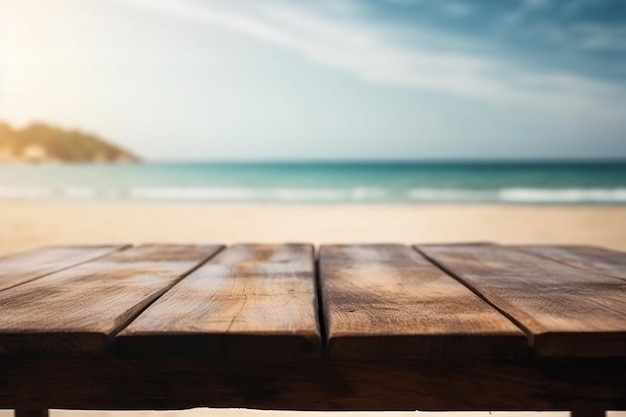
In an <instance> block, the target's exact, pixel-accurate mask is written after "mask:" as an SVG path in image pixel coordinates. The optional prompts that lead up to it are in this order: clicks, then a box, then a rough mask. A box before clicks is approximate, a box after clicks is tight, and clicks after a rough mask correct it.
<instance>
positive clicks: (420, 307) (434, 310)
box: [320, 245, 527, 359]
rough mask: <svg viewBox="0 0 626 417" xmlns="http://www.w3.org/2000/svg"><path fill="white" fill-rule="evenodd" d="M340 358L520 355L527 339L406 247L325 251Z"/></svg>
mask: <svg viewBox="0 0 626 417" xmlns="http://www.w3.org/2000/svg"><path fill="white" fill-rule="evenodd" d="M320 283H321V291H322V299H323V307H324V308H323V311H324V318H325V323H326V327H327V332H328V345H329V349H330V355H331V357H334V358H351V359H352V358H381V357H389V358H445V357H453V358H456V357H474V358H476V357H520V356H523V355H525V353H526V350H527V340H526V337H525V336H524V334H523V332H522V331H521V330H519V329H518V328H517V327H516V326H515V325H514V324H513V323H511V322H510V321H509V320H508V319H507V318H506V317H504V316H502V315H501V314H500V313H499V312H497V311H496V310H495V309H493V308H492V307H491V306H489V305H488V304H487V303H485V302H484V301H483V300H481V299H480V298H479V297H478V296H476V295H475V294H474V293H472V292H471V291H470V290H468V289H467V288H466V287H465V286H463V285H462V284H460V283H459V282H458V281H456V280H455V279H453V278H451V277H450V276H448V275H447V274H446V273H444V272H443V271H441V270H440V269H439V268H437V267H435V266H434V265H432V264H431V263H430V262H429V261H427V260H426V259H425V258H424V257H423V256H421V255H420V254H418V253H417V252H416V251H415V250H413V249H411V248H409V247H408V246H402V245H331V246H322V247H321V249H320Z"/></svg>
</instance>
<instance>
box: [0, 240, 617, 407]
mask: <svg viewBox="0 0 626 417" xmlns="http://www.w3.org/2000/svg"><path fill="white" fill-rule="evenodd" d="M200 406H206V407H245V408H258V409H291V410H416V409H417V410H573V413H575V414H576V415H579V416H586V415H602V414H603V413H604V410H624V409H626V254H623V253H619V252H615V251H611V250H605V249H599V248H591V247H561V246H549V247H548V246H518V247H511V246H500V245H495V244H452V245H418V246H413V247H411V246H405V245H396V244H388V245H327V246H322V247H321V248H319V249H318V250H317V251H316V250H315V248H314V247H313V246H311V245H306V244H277V245H257V244H237V245H233V246H230V247H224V246H222V245H141V246H135V247H131V246H116V245H111V246H79V247H49V248H42V249H37V250H32V251H28V252H24V253H20V254H15V255H11V256H7V257H4V258H0V408H12V409H15V410H16V414H17V415H18V416H41V415H45V414H46V413H47V409H49V408H70V409H74V408H78V409H182V408H190V407H200Z"/></svg>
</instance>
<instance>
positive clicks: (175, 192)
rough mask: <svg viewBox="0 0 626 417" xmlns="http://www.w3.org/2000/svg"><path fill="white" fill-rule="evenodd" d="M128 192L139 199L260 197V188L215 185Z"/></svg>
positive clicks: (247, 199) (191, 199)
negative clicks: (215, 186)
mask: <svg viewBox="0 0 626 417" xmlns="http://www.w3.org/2000/svg"><path fill="white" fill-rule="evenodd" d="M128 194H129V197H130V198H131V199H137V200H182V201H203V200H204V201H254V200H256V199H258V197H259V192H258V190H253V189H248V188H214V187H133V188H131V189H130V190H129V192H128Z"/></svg>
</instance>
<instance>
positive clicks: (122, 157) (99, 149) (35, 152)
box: [0, 121, 139, 163]
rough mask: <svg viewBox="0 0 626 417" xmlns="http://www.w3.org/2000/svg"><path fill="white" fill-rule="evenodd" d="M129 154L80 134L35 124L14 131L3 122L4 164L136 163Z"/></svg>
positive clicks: (1, 147) (0, 133) (0, 135)
mask: <svg viewBox="0 0 626 417" xmlns="http://www.w3.org/2000/svg"><path fill="white" fill-rule="evenodd" d="M137 161H139V159H138V158H137V157H136V156H135V155H133V154H132V153H130V152H129V151H127V150H125V149H122V148H120V147H118V146H116V145H112V144H110V143H108V142H107V141H105V140H104V139H102V138H100V137H98V136H96V135H93V134H90V133H85V132H82V131H79V130H68V129H62V128H59V127H55V126H51V125H48V124H45V123H39V122H37V123H32V124H30V125H28V126H26V127H25V128H23V129H13V128H12V127H11V126H10V125H9V124H8V123H5V122H2V121H0V163H1V162H71V163H72V162H73V163H99V162H100V163H111V162H137Z"/></svg>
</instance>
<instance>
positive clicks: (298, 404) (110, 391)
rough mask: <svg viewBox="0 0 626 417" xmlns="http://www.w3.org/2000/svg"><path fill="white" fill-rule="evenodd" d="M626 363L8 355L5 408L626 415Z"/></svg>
mask: <svg viewBox="0 0 626 417" xmlns="http://www.w3.org/2000/svg"><path fill="white" fill-rule="evenodd" d="M624 369H626V359H623V358H613V359H606V358H604V359H595V360H588V359H581V358H575V359H559V358H550V359H548V358H526V359H523V360H506V361H481V360H466V359H458V360H455V359H451V358H448V359H441V360H435V359H424V360H421V361H420V360H409V361H397V360H390V361H373V360H367V361H357V362H352V361H332V360H329V359H327V358H309V359H306V360H302V359H300V360H293V361H288V360H274V361H262V360H254V361H245V360H237V361H222V360H217V361H211V360H203V359H201V358H196V357H194V358H168V359H164V358H132V359H131V358H116V357H111V356H108V355H102V356H85V355H83V356H74V357H61V358H50V357H43V358H42V357H22V358H18V359H14V358H7V359H6V360H5V361H2V358H0V375H1V377H0V408H19V407H24V408H28V407H31V408H32V407H39V408H51V409H55V408H62V409H68V408H77V409H107V410H112V409H117V410H120V409H122V410H123V409H126V410H128V409H131V410H132V409H147V410H155V409H183V408H192V407H211V408H231V407H234V408H255V409H266V410H335V411H339V410H381V411H391V410H433V411H444V410H448V411H453V410H456V411H469V410H474V411H477V410H494V411H495V410H507V411H512V410H525V411H528V410H562V411H567V410H593V409H598V410H624V409H626V372H624Z"/></svg>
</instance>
